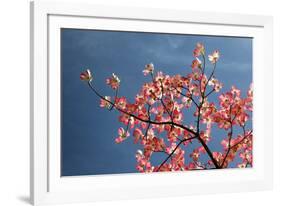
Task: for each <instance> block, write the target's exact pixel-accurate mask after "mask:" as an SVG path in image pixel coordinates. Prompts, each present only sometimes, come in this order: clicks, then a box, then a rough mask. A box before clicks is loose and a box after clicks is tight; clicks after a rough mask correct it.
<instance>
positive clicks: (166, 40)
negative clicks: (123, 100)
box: [61, 29, 252, 176]
mask: <svg viewBox="0 0 281 206" xmlns="http://www.w3.org/2000/svg"><path fill="white" fill-rule="evenodd" d="M61 40H62V48H61V55H62V65H61V66H62V68H61V70H62V105H61V106H62V128H61V133H62V137H61V139H62V158H61V159H62V171H61V174H62V176H70V175H71V176H72V175H96V174H116V173H130V172H136V169H135V166H136V160H135V152H136V150H137V149H139V148H140V147H139V145H135V144H133V139H132V138H129V139H127V140H126V141H124V142H123V143H122V144H116V143H115V142H114V139H115V138H116V137H117V130H118V128H119V127H120V126H123V125H122V124H120V123H119V122H118V113H117V112H114V111H111V112H109V111H107V110H105V109H102V108H100V107H99V102H100V101H99V99H98V98H97V97H96V96H95V95H94V94H93V93H92V92H91V91H90V89H89V88H88V87H87V85H86V84H85V83H83V82H81V81H80V79H79V75H80V73H81V71H83V70H85V69H91V70H92V72H93V75H94V81H93V84H94V85H95V87H96V88H97V89H98V90H100V91H101V93H103V95H111V96H112V95H113V92H112V90H111V89H110V88H109V87H108V86H107V85H106V84H105V79H106V78H107V77H109V76H110V75H111V74H112V73H116V74H118V76H119V77H120V78H121V90H120V95H122V96H126V97H127V98H128V99H129V100H133V99H134V97H135V95H136V94H137V93H138V92H139V90H140V88H141V85H142V84H143V83H144V82H148V81H149V80H150V79H149V78H147V77H145V76H143V74H142V70H143V68H144V65H145V64H148V63H150V62H153V63H154V66H155V68H156V70H161V71H163V72H164V73H167V74H169V75H175V74H182V75H186V74H187V73H189V72H190V71H191V70H190V65H191V62H192V60H193V56H192V51H193V49H194V47H195V45H196V43H197V42H202V43H203V44H204V45H205V47H206V53H207V54H209V53H211V52H212V51H213V50H215V49H218V50H219V51H220V52H221V58H220V60H219V62H218V64H217V70H216V77H217V78H218V79H219V80H220V81H221V82H222V83H223V84H224V87H223V90H222V92H225V91H227V90H229V89H230V88H231V86H232V85H236V86H237V87H238V88H239V89H241V90H242V95H245V94H246V91H247V89H248V88H249V85H250V83H251V82H252V39H251V38H238V37H219V36H199V35H196V36H195V35H178V34H155V33H136V32H116V31H96V30H76V29H62V30H61ZM207 66H209V68H211V67H210V64H208V65H207ZM207 69H208V67H207ZM216 98H217V95H214V96H213V97H212V98H210V100H216ZM185 116H186V117H185V119H186V122H189V121H192V120H193V116H191V117H189V116H190V115H188V113H187V115H185ZM249 127H251V124H250V125H249ZM236 132H238V131H236ZM212 135H213V136H215V137H216V138H215V140H213V141H212V142H210V148H211V149H213V150H221V145H220V143H219V142H220V140H221V138H223V137H224V135H225V132H221V131H219V130H216V129H214V131H213V134H212ZM190 149H191V148H190ZM190 151H191V150H188V151H187V152H190ZM164 158H165V157H164V156H161V155H159V156H155V157H154V158H153V159H154V160H153V162H154V163H160V162H161V161H163V159H164ZM203 158H204V157H203ZM235 162H236V161H235ZM233 165H234V164H233Z"/></svg>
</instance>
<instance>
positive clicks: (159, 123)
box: [88, 82, 197, 135]
mask: <svg viewBox="0 0 281 206" xmlns="http://www.w3.org/2000/svg"><path fill="white" fill-rule="evenodd" d="M88 85H89V87H90V88H91V90H92V91H93V92H94V93H95V94H96V95H97V96H98V97H99V98H101V99H103V100H104V101H106V102H108V103H109V104H111V105H112V106H113V107H114V108H116V109H117V110H118V111H120V112H122V113H124V114H127V115H129V116H131V117H134V118H135V119H137V120H139V121H141V122H145V123H150V124H154V125H172V126H174V127H179V128H181V129H184V130H186V131H188V132H190V133H192V134H193V135H197V133H196V132H195V131H193V130H192V129H189V128H188V127H186V126H184V125H181V124H177V123H175V122H170V121H169V122H155V121H151V120H149V119H148V120H146V119H142V118H140V117H138V116H136V115H134V114H131V113H129V112H127V111H125V110H123V109H121V108H118V107H117V106H116V105H115V104H114V103H113V102H111V101H110V100H107V99H105V98H104V97H103V96H102V95H100V94H99V93H98V92H97V91H96V89H95V88H94V87H93V86H92V84H91V82H88Z"/></svg>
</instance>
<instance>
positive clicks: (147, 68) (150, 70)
mask: <svg viewBox="0 0 281 206" xmlns="http://www.w3.org/2000/svg"><path fill="white" fill-rule="evenodd" d="M153 71H154V65H153V64H152V63H150V64H147V65H145V67H144V70H143V71H142V72H143V74H144V76H146V75H148V74H152V73H153Z"/></svg>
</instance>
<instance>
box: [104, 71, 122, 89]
mask: <svg viewBox="0 0 281 206" xmlns="http://www.w3.org/2000/svg"><path fill="white" fill-rule="evenodd" d="M120 82H121V81H120V79H119V77H118V76H117V75H115V74H114V73H112V77H110V78H107V79H106V84H108V85H110V86H111V88H112V89H114V90H116V89H117V88H118V87H119V86H120Z"/></svg>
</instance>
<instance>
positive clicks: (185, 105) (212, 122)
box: [80, 43, 253, 172]
mask: <svg viewBox="0 0 281 206" xmlns="http://www.w3.org/2000/svg"><path fill="white" fill-rule="evenodd" d="M193 55H194V60H193V61H192V64H191V70H190V72H189V73H188V74H187V75H185V76H182V75H174V76H170V75H166V74H163V73H162V72H161V71H159V72H155V67H154V65H153V64H152V63H150V64H147V65H146V66H145V68H144V70H143V74H144V75H145V76H147V75H149V74H150V76H151V81H150V82H147V83H145V84H144V85H143V86H142V87H141V89H140V91H139V93H138V94H137V95H136V97H135V101H134V102H131V103H130V102H128V101H127V99H126V98H125V97H122V96H121V97H119V96H118V95H117V92H116V94H115V96H114V97H110V96H103V95H101V94H100V93H99V92H98V91H97V90H96V89H95V87H94V86H93V84H92V79H93V77H92V74H91V72H90V71H89V70H87V71H86V72H83V73H82V74H81V75H80V78H81V79H82V80H85V81H86V82H88V84H89V86H90V88H91V89H92V90H93V91H94V92H95V93H96V94H97V95H98V97H99V98H100V101H101V102H100V107H102V108H107V109H109V110H112V109H114V110H116V111H118V112H119V113H120V116H119V121H120V123H122V124H123V125H124V126H123V127H120V128H119V129H118V136H117V138H116V139H115V142H116V143H121V142H123V141H125V140H126V139H128V138H130V137H131V136H132V137H133V139H134V140H133V141H134V143H135V144H139V145H141V148H142V150H138V151H137V153H136V160H137V166H136V168H137V170H138V171H139V172H158V171H184V170H194V169H211V168H218V169H220V168H227V167H229V165H230V163H231V162H233V161H234V159H235V157H237V156H239V158H240V159H239V160H240V161H239V163H238V164H237V165H236V166H237V167H241V168H242V167H249V166H252V138H253V134H252V130H251V129H248V127H250V125H249V126H248V125H247V122H248V121H249V120H251V113H252V108H253V106H252V101H253V91H252V86H250V88H249V90H248V92H247V94H246V95H245V97H242V96H241V91H240V90H239V89H237V88H236V87H235V86H232V88H231V89H230V91H228V92H225V93H221V94H219V92H220V91H221V89H222V87H223V84H222V83H221V82H220V81H219V80H218V79H216V78H215V70H216V65H217V62H218V61H219V58H220V53H219V51H218V50H215V51H214V52H213V53H212V54H210V55H208V60H209V62H210V63H211V64H210V65H211V68H209V67H206V64H207V62H206V60H205V59H206V58H205V48H204V45H203V44H201V43H197V45H196V47H195V49H194V51H193ZM149 78H150V77H149ZM106 84H108V85H109V86H110V87H111V88H112V89H113V90H115V91H117V90H119V87H120V85H121V81H120V79H119V77H118V76H117V75H115V74H112V77H110V78H108V79H107V80H106ZM215 93H217V96H218V102H210V101H209V99H208V98H209V96H210V95H212V94H215ZM187 110H190V111H193V112H192V113H193V116H190V115H189V116H187V113H186V112H185V111H187ZM184 118H186V120H191V121H190V122H184ZM213 128H215V129H221V130H223V131H225V136H223V140H222V141H221V142H220V141H218V139H219V140H220V139H221V137H216V136H212V129H213ZM237 133H239V134H238V135H237ZM131 134H132V135H131ZM212 140H213V141H216V142H218V145H217V147H216V148H218V146H221V147H222V149H221V150H219V151H212V149H211V147H210V146H209V142H210V141H212ZM195 141H196V142H197V143H199V144H192V143H193V142H195ZM194 145H199V146H194ZM188 148H191V152H190V153H189V154H188V153H187V151H190V150H188ZM156 153H162V154H164V156H165V158H164V159H163V161H161V162H159V164H157V165H152V163H151V159H152V158H153V156H154V154H156ZM202 156H207V159H208V160H206V158H202ZM204 160H205V161H204Z"/></svg>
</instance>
